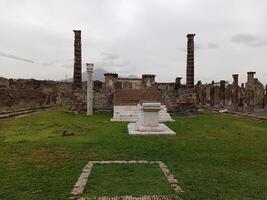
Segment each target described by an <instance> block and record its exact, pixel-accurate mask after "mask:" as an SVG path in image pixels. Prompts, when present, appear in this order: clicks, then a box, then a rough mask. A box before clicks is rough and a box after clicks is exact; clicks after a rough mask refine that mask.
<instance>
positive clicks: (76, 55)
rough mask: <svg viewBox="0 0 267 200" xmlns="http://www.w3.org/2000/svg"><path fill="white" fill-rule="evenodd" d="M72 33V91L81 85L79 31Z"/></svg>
mask: <svg viewBox="0 0 267 200" xmlns="http://www.w3.org/2000/svg"><path fill="white" fill-rule="evenodd" d="M73 32H74V73H73V89H77V88H81V85H82V48H81V31H80V30H73Z"/></svg>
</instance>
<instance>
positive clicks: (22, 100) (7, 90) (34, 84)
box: [0, 79, 71, 108]
mask: <svg viewBox="0 0 267 200" xmlns="http://www.w3.org/2000/svg"><path fill="white" fill-rule="evenodd" d="M7 80H8V84H6V86H7V87H1V89H0V106H1V107H7V108H11V107H29V106H34V105H36V106H38V105H47V104H66V103H68V101H69V97H70V91H71V83H66V82H56V81H40V80H34V79H7Z"/></svg>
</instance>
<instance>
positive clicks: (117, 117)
mask: <svg viewBox="0 0 267 200" xmlns="http://www.w3.org/2000/svg"><path fill="white" fill-rule="evenodd" d="M140 114H141V108H140V107H139V106H137V105H136V106H113V118H112V119H111V121H114V122H137V121H138V120H139V118H140ZM159 121H160V122H173V121H174V120H173V119H172V118H171V116H170V114H169V113H168V112H167V108H166V106H165V105H161V110H160V111H159Z"/></svg>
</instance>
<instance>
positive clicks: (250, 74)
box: [247, 72, 256, 83]
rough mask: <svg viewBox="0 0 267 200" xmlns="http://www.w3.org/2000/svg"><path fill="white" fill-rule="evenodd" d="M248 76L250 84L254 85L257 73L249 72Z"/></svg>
mask: <svg viewBox="0 0 267 200" xmlns="http://www.w3.org/2000/svg"><path fill="white" fill-rule="evenodd" d="M247 74H248V81H247V82H248V83H252V82H253V80H254V74H256V72H247Z"/></svg>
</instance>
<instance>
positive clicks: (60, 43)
mask: <svg viewBox="0 0 267 200" xmlns="http://www.w3.org/2000/svg"><path fill="white" fill-rule="evenodd" d="M0 1H1V2H3V3H2V4H1V5H2V6H0V26H1V27H5V28H4V29H2V30H1V37H0V49H6V50H8V51H10V53H12V54H15V55H21V56H22V57H25V58H30V59H33V60H34V61H35V63H34V64H29V63H23V62H15V61H14V60H10V59H8V58H1V59H0V69H1V76H6V77H10V78H12V77H20V78H24V77H27V78H40V79H54V80H61V79H64V75H65V74H67V75H68V77H72V74H73V70H72V67H73V57H74V55H73V38H74V37H73V32H72V30H73V29H81V30H82V56H83V60H82V62H83V68H85V63H86V62H94V63H95V66H96V67H100V68H103V69H105V70H107V71H109V72H117V73H124V75H128V74H142V73H154V74H156V75H157V81H173V80H174V78H175V77H176V76H177V74H179V75H181V76H183V77H184V79H183V80H185V71H186V69H185V66H186V65H185V62H186V56H185V55H186V42H187V41H186V39H187V38H186V35H187V34H188V33H196V37H195V44H196V45H195V49H196V51H197V54H196V56H195V57H196V61H195V62H196V63H195V64H196V68H195V69H196V73H195V74H196V76H198V77H203V79H202V82H203V83H204V82H206V81H207V80H209V78H212V79H214V80H220V79H226V78H227V77H231V74H232V73H233V71H235V72H239V73H245V72H244V70H247V69H245V68H249V66H255V67H254V68H253V70H255V71H257V74H259V75H261V74H263V73H265V72H266V68H265V67H263V66H265V64H266V59H265V57H266V55H265V54H266V53H265V52H266V51H267V45H265V44H266V41H265V40H264V39H267V38H264V36H265V35H267V29H266V22H265V21H266V20H265V19H266V18H267V12H266V6H267V1H266V0H257V3H255V2H253V1H250V0H235V1H234V2H235V3H233V2H232V1H231V0H224V1H214V0H201V1H196V0H180V1H177V0H156V1H155V0H142V1H141V0H140V1H125V0H113V1H110V0H102V1H99V0H90V1H84V0H75V1H73V0H64V6H62V1H53V0H46V1H43V0H35V1H33V0H23V1H21V0H12V1H10V0H0ZM229 5H231V6H229ZM210 8H212V9H210ZM248 8H249V12H248ZM25 10H26V11H27V12H25ZM244 30H245V31H246V32H247V33H251V34H249V36H248V35H245V36H244V34H241V37H240V35H239V36H237V35H235V37H233V35H234V33H243V32H244ZM233 31H234V32H233ZM256 36H260V37H262V38H259V37H256ZM232 37H233V38H232ZM229 38H230V39H231V38H232V39H233V41H232V42H230V41H229ZM226 41H228V42H226ZM232 44H244V45H247V46H252V47H254V46H261V49H256V48H240V49H238V51H234V50H233V49H232ZM218 48H219V51H218V52H216V53H214V52H215V51H217V49H218ZM101 52H102V53H101ZM212 53H214V54H212ZM211 54H212V56H211ZM67 59H69V61H65V60H67ZM44 66H45V67H44ZM228 66H234V68H230V67H228ZM225 68H226V69H227V71H226V70H225ZM220 69H224V70H223V72H221V71H220ZM40 72H42V73H40ZM170 72H171V73H170ZM265 80H266V79H265Z"/></svg>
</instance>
